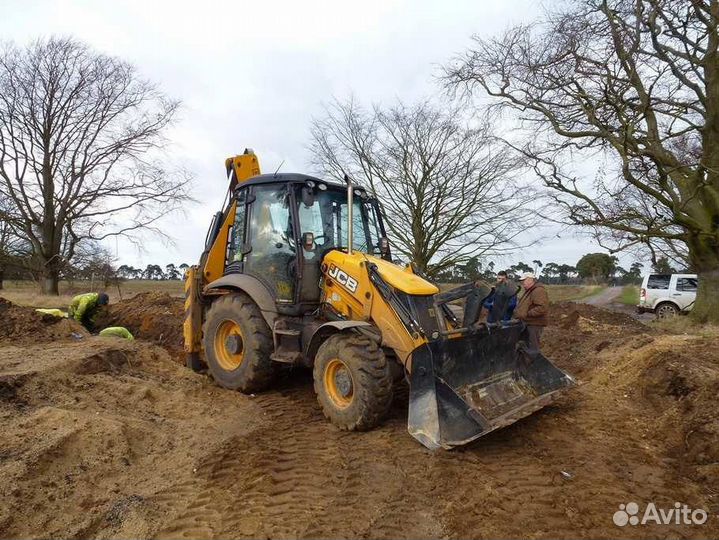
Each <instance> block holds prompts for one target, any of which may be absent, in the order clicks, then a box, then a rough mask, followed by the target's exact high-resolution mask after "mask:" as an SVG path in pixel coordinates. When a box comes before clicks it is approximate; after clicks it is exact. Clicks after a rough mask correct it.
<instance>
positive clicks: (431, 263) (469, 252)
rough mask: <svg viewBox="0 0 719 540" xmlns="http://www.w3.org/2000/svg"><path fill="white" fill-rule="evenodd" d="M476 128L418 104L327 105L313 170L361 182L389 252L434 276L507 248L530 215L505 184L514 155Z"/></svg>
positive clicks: (522, 192) (316, 135)
mask: <svg viewBox="0 0 719 540" xmlns="http://www.w3.org/2000/svg"><path fill="white" fill-rule="evenodd" d="M478 124H479V125H478V126H477V127H474V128H470V127H466V126H465V125H463V124H462V122H461V120H460V116H459V114H458V112H457V111H453V110H444V109H440V108H437V107H434V106H432V105H431V104H429V103H426V102H425V103H420V104H419V105H415V106H406V105H404V104H402V103H399V104H398V105H396V106H394V107H391V108H388V109H381V108H379V107H375V108H373V109H372V110H371V111H367V110H365V109H363V108H362V107H361V106H359V105H357V104H356V103H355V102H354V101H353V100H351V99H350V100H348V101H346V102H334V103H333V104H331V105H329V106H328V107H327V108H326V112H325V115H324V117H322V118H317V119H315V120H314V121H313V125H312V138H313V143H312V147H311V150H312V155H313V165H314V166H315V167H316V168H317V169H318V170H319V171H321V172H322V173H323V174H327V175H330V176H333V177H335V178H338V179H341V178H343V176H344V173H345V172H346V173H347V174H349V175H350V176H351V177H352V178H353V179H355V180H356V181H358V182H361V183H363V184H364V185H366V186H367V187H368V188H369V189H370V190H371V192H372V193H373V194H374V195H375V196H376V197H377V198H378V199H379V201H380V202H381V203H382V205H383V206H384V209H385V214H386V222H387V225H388V229H389V234H390V240H391V242H392V244H393V246H394V247H395V249H396V250H397V251H399V252H400V253H401V254H402V255H403V256H405V257H407V258H409V260H411V261H413V262H414V263H415V264H416V265H417V266H418V267H419V269H420V270H421V271H423V272H425V273H426V274H428V275H429V276H436V275H437V274H439V273H441V272H442V271H443V270H445V269H447V268H449V267H451V266H456V265H458V264H464V263H466V262H467V261H468V260H469V259H470V258H471V257H487V256H490V255H498V254H502V253H508V252H510V251H511V250H512V249H515V248H516V246H517V244H516V242H515V240H516V238H517V236H518V235H519V233H521V232H522V231H523V230H524V228H525V226H526V225H527V223H528V222H529V221H530V218H531V216H532V214H533V212H532V211H531V209H530V207H529V202H528V201H529V198H530V193H529V192H528V191H527V190H526V189H519V187H518V185H517V184H516V183H515V182H514V179H513V175H514V174H515V173H516V172H517V170H518V168H519V165H520V163H519V159H518V156H517V153H516V152H513V151H512V150H511V149H509V148H507V147H502V146H501V145H499V144H497V143H496V140H495V139H494V138H493V137H492V135H491V133H490V130H489V128H488V126H487V125H486V124H482V123H479V122H478Z"/></svg>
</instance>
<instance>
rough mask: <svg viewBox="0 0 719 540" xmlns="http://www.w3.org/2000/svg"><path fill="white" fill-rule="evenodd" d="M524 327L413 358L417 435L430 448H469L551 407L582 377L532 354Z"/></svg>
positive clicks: (474, 336)
mask: <svg viewBox="0 0 719 540" xmlns="http://www.w3.org/2000/svg"><path fill="white" fill-rule="evenodd" d="M523 330H524V325H523V324H522V323H515V324H510V325H506V326H501V325H498V326H494V327H492V326H481V327H479V328H477V330H476V331H475V332H473V333H470V334H466V335H463V336H461V337H455V338H446V339H438V340H435V341H431V342H429V343H427V344H426V345H423V346H421V347H418V348H417V349H415V350H414V351H413V352H412V355H411V358H412V373H411V375H410V393H409V419H408V430H409V432H410V434H411V435H412V436H413V437H414V438H415V439H417V440H418V441H419V442H421V443H422V444H423V445H424V446H426V447H427V448H430V449H436V448H440V447H442V448H447V449H449V448H452V447H454V446H459V445H462V444H466V443H468V442H470V441H473V440H474V439H477V438H478V437H481V436H483V435H486V434H487V433H490V432H491V431H494V430H495V429H499V428H501V427H504V426H507V425H509V424H512V423H514V422H516V421H517V420H519V419H520V418H523V417H525V416H528V415H530V414H532V413H533V412H535V411H537V410H539V409H541V408H542V407H544V406H546V405H547V404H549V403H550V402H551V401H552V399H553V396H554V394H556V393H557V392H558V391H559V390H561V389H563V388H567V387H569V386H573V385H574V384H575V383H574V379H572V377H570V376H569V375H567V374H566V373H564V372H563V371H562V370H560V369H559V368H557V367H556V366H554V365H553V364H552V363H551V362H550V361H549V360H548V359H547V358H545V357H544V356H542V355H541V354H536V355H534V357H531V355H530V354H529V353H527V352H525V351H524V347H523V345H524V343H523V342H522V339H521V337H520V336H521V334H522V332H523Z"/></svg>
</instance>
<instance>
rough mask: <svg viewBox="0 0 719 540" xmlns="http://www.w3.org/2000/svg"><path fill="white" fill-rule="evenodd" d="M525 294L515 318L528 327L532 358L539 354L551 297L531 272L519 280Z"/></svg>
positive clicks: (529, 351)
mask: <svg viewBox="0 0 719 540" xmlns="http://www.w3.org/2000/svg"><path fill="white" fill-rule="evenodd" d="M519 282H520V283H521V284H522V288H523V289H524V294H523V295H522V298H520V299H519V302H518V303H517V308H516V309H515V310H514V316H515V318H517V319H519V320H520V321H524V323H525V324H526V325H527V329H526V332H527V346H528V347H527V353H529V356H530V358H534V357H535V356H536V355H537V354H539V341H540V338H541V336H542V331H543V330H544V327H545V326H547V320H548V314H549V296H548V295H547V291H546V290H545V288H544V285H542V284H541V283H539V282H538V281H537V278H536V277H535V275H534V274H532V273H531V272H525V273H524V274H522V276H521V277H520V278H519Z"/></svg>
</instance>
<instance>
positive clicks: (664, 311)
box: [654, 302, 679, 319]
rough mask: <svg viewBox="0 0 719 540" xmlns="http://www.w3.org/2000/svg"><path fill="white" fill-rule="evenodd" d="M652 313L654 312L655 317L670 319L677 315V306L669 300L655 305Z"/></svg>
mask: <svg viewBox="0 0 719 540" xmlns="http://www.w3.org/2000/svg"><path fill="white" fill-rule="evenodd" d="M654 313H656V315H657V319H671V318H672V317H676V316H677V315H679V308H678V307H677V306H675V305H674V304H670V303H669V302H663V303H661V304H659V305H658V306H657V308H656V309H655V310H654Z"/></svg>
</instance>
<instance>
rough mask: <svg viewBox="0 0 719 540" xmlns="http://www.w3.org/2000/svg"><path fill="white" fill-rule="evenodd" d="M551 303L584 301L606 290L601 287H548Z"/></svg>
mask: <svg viewBox="0 0 719 540" xmlns="http://www.w3.org/2000/svg"><path fill="white" fill-rule="evenodd" d="M546 287H547V294H549V300H550V302H567V301H577V300H584V299H585V298H589V297H590V296H594V295H595V294H599V293H600V292H602V291H603V290H604V287H602V286H601V285H547V286H546Z"/></svg>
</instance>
